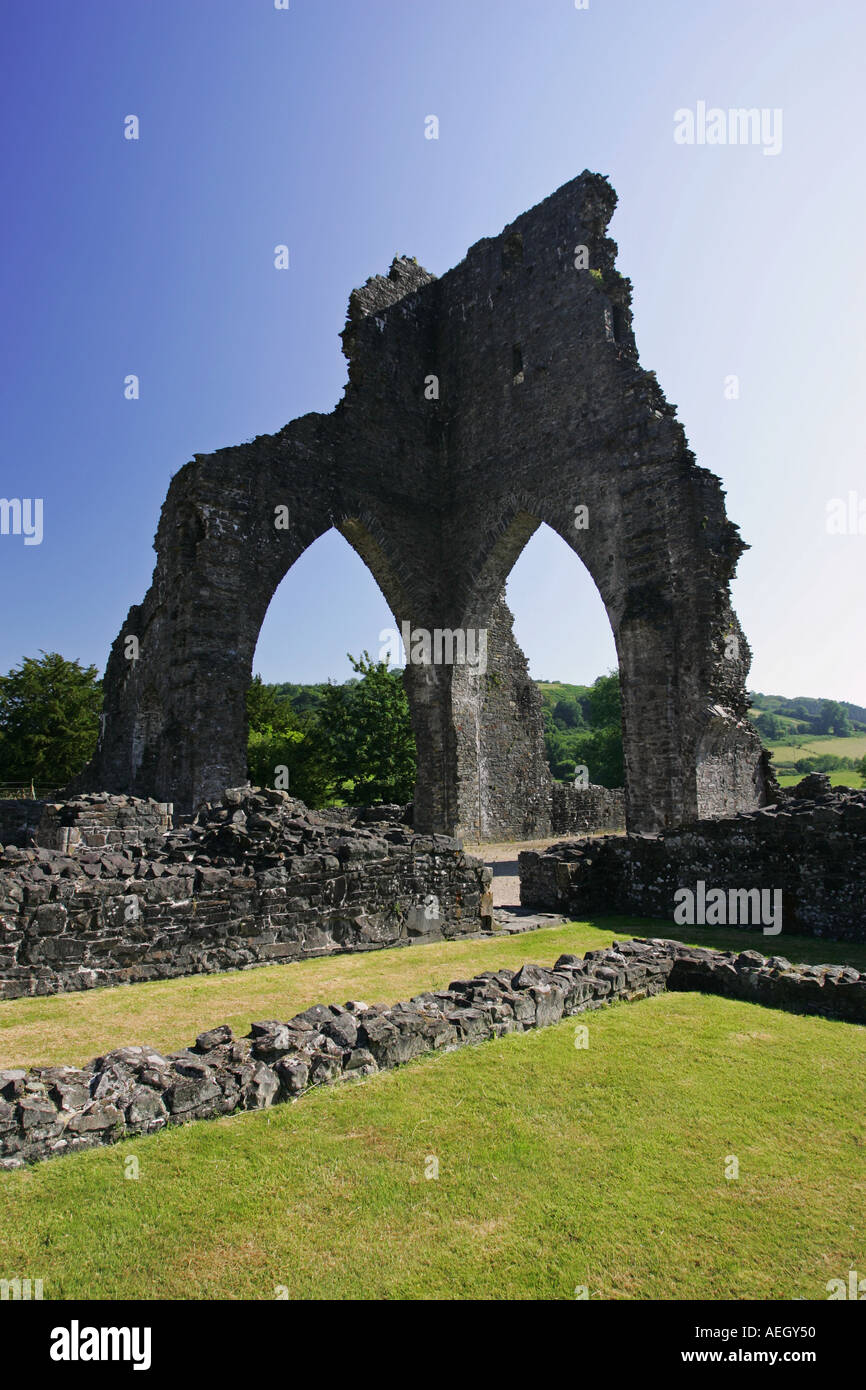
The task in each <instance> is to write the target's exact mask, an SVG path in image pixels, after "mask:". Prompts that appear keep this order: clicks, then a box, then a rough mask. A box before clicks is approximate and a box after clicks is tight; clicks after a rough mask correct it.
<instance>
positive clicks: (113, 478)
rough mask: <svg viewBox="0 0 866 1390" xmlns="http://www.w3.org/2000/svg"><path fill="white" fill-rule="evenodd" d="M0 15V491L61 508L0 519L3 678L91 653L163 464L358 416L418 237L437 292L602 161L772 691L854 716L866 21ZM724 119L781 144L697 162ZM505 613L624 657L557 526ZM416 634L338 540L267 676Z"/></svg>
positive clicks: (330, 666) (567, 664) (762, 675)
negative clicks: (347, 404) (365, 310)
mask: <svg viewBox="0 0 866 1390" xmlns="http://www.w3.org/2000/svg"><path fill="white" fill-rule="evenodd" d="M3 21H4V23H3V30H4V33H3V46H4V51H5V57H6V65H5V66H6V75H5V80H4V84H3V86H2V89H0V108H2V111H0V117H2V164H0V180H2V194H3V199H2V201H3V206H4V208H5V216H4V218H3V222H2V231H0V236H2V239H3V248H2V256H0V293H2V302H3V306H4V313H3V332H2V335H0V341H2V349H0V351H2V363H0V368H2V370H0V394H2V400H0V496H4V497H7V498H11V497H32V498H35V497H41V498H43V499H44V539H43V542H42V544H41V545H38V546H36V545H34V546H29V547H26V546H24V544H23V538H22V537H20V536H11V535H7V536H0V595H2V623H0V670H3V671H5V670H8V669H9V668H10V667H11V666H12V665H14V664H17V663H18V662H19V661H20V660H21V658H22V656H24V655H25V654H26V655H35V654H36V653H37V652H38V650H39V649H40V648H42V649H45V650H57V651H60V652H62V653H63V654H64V655H66V656H69V657H78V658H80V659H81V660H82V661H85V662H93V663H94V664H95V665H97V666H98V667H99V668H100V669H102V667H103V665H104V662H105V658H106V656H107V652H108V648H109V646H110V643H111V641H112V640H113V638H114V636H115V634H116V633H117V631H118V630H119V628H120V626H121V623H122V621H123V619H124V617H125V615H126V612H127V609H128V608H129V606H130V605H131V604H132V603H136V602H139V601H140V599H141V598H142V597H143V595H144V592H145V590H146V588H147V586H148V584H149V582H150V576H151V572H152V568H153V562H154V554H153V550H152V548H151V547H152V540H153V535H154V532H155V530H156V524H157V520H158V516H159V508H160V506H161V504H162V501H163V498H164V495H165V491H166V488H167V485H168V482H169V479H170V477H171V475H172V474H173V473H174V472H176V471H177V469H178V468H180V467H182V465H183V464H184V463H185V462H186V461H187V460H188V459H189V458H190V457H191V456H192V455H193V453H205V452H208V451H210V450H212V449H215V448H218V447H220V446H222V445H226V444H232V443H237V442H240V441H242V440H244V439H249V438H252V437H253V436H255V435H257V434H261V433H264V432H268V431H272V430H276V429H279V428H280V427H281V426H282V425H283V424H285V422H286V421H287V420H289V419H291V418H293V417H294V416H297V415H301V414H305V413H306V412H307V411H310V410H323V411H329V410H330V409H331V408H332V407H333V405H334V404H335V403H336V401H337V400H338V399H339V397H340V395H341V394H342V388H343V384H344V381H345V378H346V372H345V362H344V359H343V357H342V355H341V352H340V344H339V339H338V336H337V335H338V333H339V331H340V329H341V328H342V326H343V323H344V319H345V309H346V302H347V299H348V295H349V292H350V290H351V289H352V288H353V286H356V285H359V284H362V283H363V281H364V280H365V279H366V278H367V276H368V275H371V274H374V273H376V272H378V271H383V270H385V269H387V266H388V265H389V263H390V261H391V259H392V257H393V256H394V254H395V253H405V254H408V255H415V256H417V258H418V260H419V261H421V263H422V264H423V265H425V266H426V267H427V268H428V269H429V270H432V271H434V272H436V273H438V274H441V273H442V272H444V271H445V270H447V269H448V268H449V267H450V266H451V265H453V264H455V263H456V262H457V261H459V260H460V259H461V258H462V256H463V254H464V253H465V251H466V249H467V247H468V246H469V245H471V244H472V242H474V241H476V240H478V238H479V237H481V236H485V235H492V234H496V233H497V232H498V231H499V230H500V229H501V228H502V226H504V225H505V224H506V223H507V222H508V221H510V220H512V219H513V218H514V217H515V216H516V215H518V214H519V213H520V212H522V211H523V210H524V209H526V208H528V207H530V206H531V205H532V204H534V203H536V202H538V201H539V200H540V199H541V198H543V197H545V196H546V195H547V194H548V193H550V192H551V191H552V190H553V189H554V188H556V187H558V186H559V185H560V184H562V183H564V182H565V181H566V180H568V179H570V178H572V177H573V176H574V175H575V174H577V173H579V172H580V171H581V170H582V169H584V168H590V169H593V170H597V171H599V172H601V173H604V174H607V175H608V176H609V177H610V178H611V180H612V182H613V184H614V186H615V187H616V189H617V191H618V194H619V198H620V204H619V207H618V209H617V212H616V215H615V217H614V220H613V223H612V227H611V231H612V235H613V236H614V237H615V239H616V240H617V241H618V243H619V248H620V254H619V267H620V269H621V270H622V272H623V273H624V274H626V275H628V276H630V277H631V279H632V281H633V283H634V287H635V293H634V311H635V329H636V334H637V341H638V347H639V350H640V354H641V361H642V363H643V365H644V366H646V367H648V368H652V369H654V370H655V371H656V372H657V374H658V377H659V380H660V382H661V385H662V387H663V389H664V391H665V393H666V395H667V396H668V399H669V400H671V401H673V402H675V403H676V404H677V406H678V408H679V415H680V418H681V420H682V422H683V424H684V426H685V429H686V432H687V434H688V436H689V440H690V443H691V445H692V448H693V449H694V451H695V453H696V455H697V458H698V461H699V462H700V463H701V464H703V465H704V466H705V467H708V468H710V469H712V470H713V471H714V472H716V473H718V474H719V475H720V477H721V478H722V482H723V486H724V488H725V489H726V492H727V505H728V511H729V514H730V515H731V517H732V518H733V519H734V520H735V521H736V522H737V524H738V525H739V526H740V528H741V530H742V533H743V536H744V538H745V540H746V541H747V542H748V543H749V544H750V545H751V547H752V549H751V550H750V551H748V552H747V553H746V555H745V556H744V557H743V559H742V560H741V562H740V567H739V573H738V577H737V579H736V581H735V585H734V602H735V606H736V608H737V610H738V613H739V616H740V619H741V621H742V624H743V627H744V629H745V631H746V634H747V636H748V638H749V640H750V643H751V645H752V647H753V651H754V661H753V668H752V676H751V678H750V685H751V686H752V688H754V689H758V690H763V691H765V692H769V691H773V692H777V693H783V694H789V695H796V694H816V695H831V696H834V697H835V698H839V699H848V700H853V701H855V702H857V703H866V644H864V643H863V640H862V622H861V621H860V608H861V595H862V591H863V580H864V567H866V535H859V534H853V535H852V534H848V535H830V534H828V533H827V530H826V509H827V503H828V502H829V501H830V500H831V499H832V498H834V497H843V498H846V499H847V496H848V494H849V493H850V492H854V493H856V494H857V498H858V500H861V499H862V500H866V468H864V445H866V438H864V436H866V421H864V412H863V411H862V409H861V408H860V401H861V399H862V395H863V391H862V383H863V381H864V377H866V346H864V334H863V331H862V324H863V322H864V320H866V312H864V311H866V304H864V298H866V296H864V279H863V269H862V266H863V251H862V246H863V235H864V232H863V228H864V222H866V218H864V212H866V208H864V201H866V196H864V180H863V169H864V166H866V160H864V154H866V151H864V133H863V131H864V126H863V120H862V98H861V92H862V54H863V40H864V37H866V11H864V9H863V7H862V6H861V5H859V4H857V3H855V0H847V3H841V2H840V0H823V3H822V4H821V5H817V4H815V3H814V2H813V0H808V3H807V0H726V3H717V2H716V0H701V3H700V4H695V3H694V0H645V3H639V0H590V4H589V8H588V9H586V10H577V9H575V6H574V3H573V0H531V3H530V0H524V2H523V3H520V2H519V0H430V3H424V4H421V3H417V4H409V3H406V0H370V2H369V3H365V4H358V3H356V2H350V0H291V8H290V9H289V10H288V11H282V10H276V9H275V8H274V4H273V0H207V3H204V0H148V3H147V4H141V5H128V4H127V5H118V4H116V3H112V2H111V0H82V2H81V3H78V4H76V5H70V4H68V3H62V0H44V2H43V3H40V4H34V3H33V0H4V4H3ZM699 101H705V102H707V104H708V105H709V106H719V107H722V108H725V109H727V108H729V107H737V106H746V107H752V106H754V107H758V108H767V109H769V110H775V109H781V111H782V116H783V127H782V129H783V141H782V148H781V151H780V152H779V153H778V154H777V155H771V156H767V155H765V154H764V153H763V150H762V148H760V147H759V146H748V145H740V146H734V145H726V146H718V145H715V146H711V145H692V146H684V145H678V144H677V143H675V141H674V138H673V131H674V112H675V111H676V110H678V109H680V108H685V107H688V108H695V107H696V106H697V103H698V102H699ZM129 114H135V115H137V116H138V117H139V120H140V138H139V140H137V141H128V140H125V139H124V138H123V128H124V118H125V117H126V116H127V115H129ZM429 114H435V115H437V116H438V118H439V122H440V138H439V139H438V140H436V141H433V140H426V139H425V138H424V121H425V117H426V116H427V115H429ZM283 242H284V243H286V244H288V246H289V247H290V252H291V269H290V270H288V271H285V272H280V271H277V270H275V269H274V264H273V248H274V246H275V245H276V244H278V243H283ZM129 373H135V374H137V375H138V376H139V378H140V382H141V395H140V399H138V400H136V401H129V400H126V399H125V398H124V378H125V377H126V376H127V374H129ZM731 375H736V376H737V377H738V378H739V398H738V399H736V400H730V399H726V398H725V391H724V387H725V379H726V377H728V376H731ZM508 597H509V601H510V603H511V605H512V607H513V609H514V611H515V614H516V619H517V621H516V630H517V635H518V638H519V640H520V641H521V643H522V645H523V647H524V650H525V651H526V652H527V654H528V656H529V658H530V664H531V669H532V671H533V674H535V675H536V676H539V677H546V678H559V679H562V680H573V681H589V680H591V679H592V678H593V677H594V676H596V675H597V674H598V673H599V672H600V671H602V670H605V669H607V668H609V667H610V666H611V665H612V664H613V661H614V653H613V642H612V638H611V634H610V629H609V625H608V623H607V619H606V616H605V613H604V610H603V608H602V605H601V601H600V599H599V597H598V595H597V593H596V591H595V589H594V587H593V585H592V583H591V581H590V580H589V579H588V576H587V575H586V573H585V572H584V571H583V570H582V567H581V566H580V564H579V562H578V561H577V559H576V558H575V557H574V555H573V554H572V553H571V552H570V551H568V550H567V549H566V547H565V546H564V544H563V543H562V542H561V541H560V540H559V539H558V538H557V537H555V536H553V535H552V534H551V533H549V532H547V533H545V532H539V533H538V534H537V535H536V536H535V537H534V539H533V540H532V541H531V542H530V544H529V546H528V547H527V549H526V551H525V552H524V554H523V556H522V557H521V559H520V560H519V561H518V564H517V566H516V568H515V570H514V572H513V574H512V577H511V579H510V581H509V589H508ZM390 624H391V618H390V615H389V613H388V610H387V607H386V606H385V603H384V600H383V599H382V597H381V595H380V594H379V592H378V590H377V589H376V586H375V584H374V582H373V580H372V578H371V577H370V576H369V575H368V573H367V571H366V570H365V569H364V567H363V565H362V564H361V561H360V560H359V559H358V557H357V556H356V555H355V554H354V552H353V551H352V550H351V549H350V547H349V546H348V545H347V544H346V542H345V541H344V540H343V539H342V538H341V537H339V536H337V535H335V534H334V533H331V534H330V535H329V536H326V537H323V538H322V539H321V540H319V541H318V542H317V543H316V544H315V545H314V546H313V547H311V548H310V550H309V551H308V552H307V553H306V554H305V555H304V556H303V557H302V559H301V560H300V561H299V562H298V564H297V565H296V566H295V567H294V569H293V570H292V571H291V572H290V574H289V575H288V576H287V577H286V579H285V580H284V581H283V584H282V585H281V586H280V589H279V590H278V592H277V594H276V596H275V598H274V601H273V603H272V605H271V608H270V611H269V613H268V616H267V618H266V620H265V624H264V627H263V629H262V633H261V637H260V641H259V648H258V652H257V657H256V669H257V670H260V671H261V672H262V674H263V675H264V677H265V679H269V680H280V679H286V680H317V679H325V678H327V677H329V676H331V677H336V678H338V679H342V678H344V677H345V676H347V675H348V674H349V666H348V662H347V660H346V652H347V651H351V652H353V653H357V652H359V651H361V650H362V649H364V648H366V649H368V650H370V651H375V650H376V649H377V647H378V636H379V632H380V630H381V629H382V628H383V627H387V626H390Z"/></svg>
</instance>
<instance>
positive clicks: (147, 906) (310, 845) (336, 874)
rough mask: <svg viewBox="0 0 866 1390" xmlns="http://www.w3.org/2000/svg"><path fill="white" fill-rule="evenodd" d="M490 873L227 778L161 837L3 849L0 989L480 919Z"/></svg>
mask: <svg viewBox="0 0 866 1390" xmlns="http://www.w3.org/2000/svg"><path fill="white" fill-rule="evenodd" d="M155 805H156V803H150V804H149V805H148V804H147V803H145V804H144V805H141V806H139V807H138V813H139V816H140V818H141V819H142V820H144V821H147V820H148V819H149V818H152V817H153V816H154V815H159V814H160V813H159V812H158V811H156V810H155ZM115 809H116V810H117V811H118V812H120V811H121V810H122V809H123V808H121V807H117V808H115ZM127 810H128V812H129V814H130V815H131V814H133V813H134V811H135V808H134V807H133V808H127ZM96 833H97V834H99V835H100V836H101V837H103V838H107V836H108V835H109V834H110V832H109V831H105V830H103V831H101V832H96ZM490 880H491V870H490V869H488V868H486V867H485V866H484V865H483V864H480V863H478V862H477V861H476V860H473V859H470V858H469V857H467V856H466V855H465V854H464V853H463V851H462V850H461V849H460V847H459V844H458V842H457V841H455V840H452V839H449V838H448V837H446V836H422V835H415V834H413V832H412V831H411V830H410V829H408V828H407V827H406V826H405V825H399V824H390V823H388V822H380V823H376V824H374V825H371V827H370V828H369V829H368V828H366V827H365V826H362V825H360V824H341V823H338V822H336V823H332V822H331V821H329V819H328V817H327V814H326V813H323V814H322V815H316V814H314V813H312V812H310V811H308V810H307V808H306V807H305V806H304V805H303V803H302V802H297V801H293V800H291V799H290V798H289V797H288V796H286V794H285V793H284V792H279V791H266V792H255V791H251V790H250V789H249V788H242V789H239V790H229V791H227V792H226V793H225V794H224V796H223V798H222V800H221V801H220V802H218V803H214V804H210V805H207V806H205V807H204V808H203V809H202V810H201V811H200V812H199V814H198V815H197V817H196V818H195V820H194V821H193V822H192V824H191V825H189V826H186V827H184V828H181V829H178V830H174V831H171V832H169V833H165V832H161V834H160V837H159V840H158V842H157V841H153V840H151V839H148V840H147V842H146V843H139V844H131V843H129V842H127V843H120V842H115V843H102V844H101V845H100V846H94V845H91V846H89V847H88V846H86V845H85V844H84V843H83V842H82V841H78V842H77V843H76V844H72V843H70V842H68V841H67V843H66V846H65V848H64V849H61V850H55V849H46V848H42V847H33V848H29V849H20V848H16V847H14V846H7V847H6V848H5V850H2V852H0V998H6V999H10V998H15V997H17V996H20V995H32V994H54V993H57V992H59V991H63V990H82V989H90V988H93V987H94V986H99V985H118V984H127V983H131V982H134V981H139V980H155V979H166V978H169V977H171V976H176V975H189V974H198V973H202V972H210V971H217V970H234V969H241V968H244V967H246V966H252V965H263V964H268V963H274V962H280V961H292V960H299V959H302V958H304V957H307V956H322V955H328V954H331V953H333V952H338V951H363V950H372V949H375V948H377V947H381V946H398V945H406V944H409V943H410V942H413V941H431V940H439V939H442V938H443V937H451V936H457V935H460V934H462V933H467V932H469V933H472V932H478V931H483V930H489V929H491V928H492V917H491V912H492V907H491V897H490V892H489V887H490Z"/></svg>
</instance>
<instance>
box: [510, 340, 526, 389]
mask: <svg viewBox="0 0 866 1390" xmlns="http://www.w3.org/2000/svg"><path fill="white" fill-rule="evenodd" d="M511 380H512V384H513V385H514V386H521V385H522V384H523V353H522V352H521V351H520V344H519V343H515V344H514V347H513V348H512V349H511Z"/></svg>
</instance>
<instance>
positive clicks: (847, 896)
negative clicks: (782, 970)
mask: <svg viewBox="0 0 866 1390" xmlns="http://www.w3.org/2000/svg"><path fill="white" fill-rule="evenodd" d="M519 863H520V901H521V903H522V904H523V905H524V906H525V907H536V908H544V909H546V910H548V911H556V912H562V913H564V914H566V915H568V916H570V917H577V918H584V917H586V916H587V915H591V914H593V913H626V914H631V913H636V914H638V915H639V916H642V917H656V918H665V919H667V920H676V918H675V916H674V914H675V911H676V910H677V907H678V905H681V904H682V903H684V901H685V900H684V899H682V898H680V899H679V900H678V899H677V897H676V895H677V894H678V893H679V892H680V890H683V889H688V890H689V891H690V892H692V893H694V894H695V911H696V914H699V913H700V904H701V903H703V904H704V908H703V915H704V917H705V923H706V925H719V926H724V925H731V926H744V927H748V928H750V929H751V930H756V931H763V930H764V927H765V925H769V923H766V922H764V921H763V920H762V919H761V920H757V921H755V920H741V919H742V918H743V916H744V913H746V912H747V911H748V913H749V914H750V916H751V917H754V916H755V915H756V911H755V906H754V905H755V903H756V901H757V900H756V899H749V900H748V905H747V902H746V899H744V898H742V897H740V896H735V897H734V898H732V897H731V894H734V895H740V894H742V893H744V892H745V893H751V892H754V890H762V891H763V892H765V893H766V894H767V895H770V896H768V897H767V899H766V900H764V901H765V902H766V904H767V907H768V908H770V909H774V905H775V904H776V903H777V902H778V904H779V910H780V913H781V928H782V933H786V932H789V933H790V932H793V933H802V934H804V935H810V936H827V937H833V938H835V939H838V940H851V941H866V792H836V793H828V794H826V795H823V796H820V797H819V798H818V799H817V800H814V801H810V800H807V799H805V798H803V797H793V796H792V797H786V798H785V799H784V800H783V801H782V802H780V803H778V804H777V805H774V806H768V807H765V808H764V809H762V810H760V811H755V812H752V813H741V814H739V815H737V816H735V817H732V818H727V819H724V818H719V819H716V820H704V821H698V822H694V823H692V824H691V825H685V826H682V827H681V828H679V829H677V830H669V831H666V832H665V833H664V834H662V835H658V836H650V835H628V836H619V837H617V838H612V837H604V838H602V839H598V840H575V841H573V842H571V843H565V844H559V845H554V846H551V848H550V849H548V850H545V851H543V852H541V853H539V852H537V851H533V850H530V851H524V852H523V853H521V854H520V856H519ZM699 884H703V889H702V890H701V889H699V888H698V885H699ZM711 890H720V892H721V893H722V894H723V895H724V898H725V903H724V906H722V905H721V904H720V905H719V906H718V908H713V909H710V908H709V907H708V906H707V899H708V895H709V894H710V892H711ZM776 894H778V898H777V897H776ZM718 913H723V914H724V915H722V916H719V915H718ZM734 914H736V917H737V920H733V916H734ZM765 915H767V914H765ZM691 920H692V921H695V920H696V917H693V918H692V919H691ZM697 922H698V925H701V922H700V920H699V916H698V917H697ZM773 925H775V923H773Z"/></svg>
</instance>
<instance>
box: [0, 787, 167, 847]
mask: <svg viewBox="0 0 866 1390" xmlns="http://www.w3.org/2000/svg"><path fill="white" fill-rule="evenodd" d="M172 810H173V808H172V805H171V803H170V802H163V801H150V800H143V799H141V798H138V797H134V796H108V795H102V796H100V795H98V794H85V795H82V796H77V797H75V798H74V799H73V800H71V801H0V845H15V846H18V847H19V848H23V847H26V846H27V845H39V846H41V847H42V848H43V849H56V850H60V851H61V852H64V853H65V852H66V851H68V850H74V849H75V848H76V847H78V846H81V847H82V848H87V849H100V848H105V847H111V848H118V847H120V846H123V845H139V846H149V845H154V844H156V843H158V842H159V841H160V840H161V839H162V837H163V836H164V835H165V834H166V832H167V831H168V830H170V829H171V828H172V825H173V818H172Z"/></svg>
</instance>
